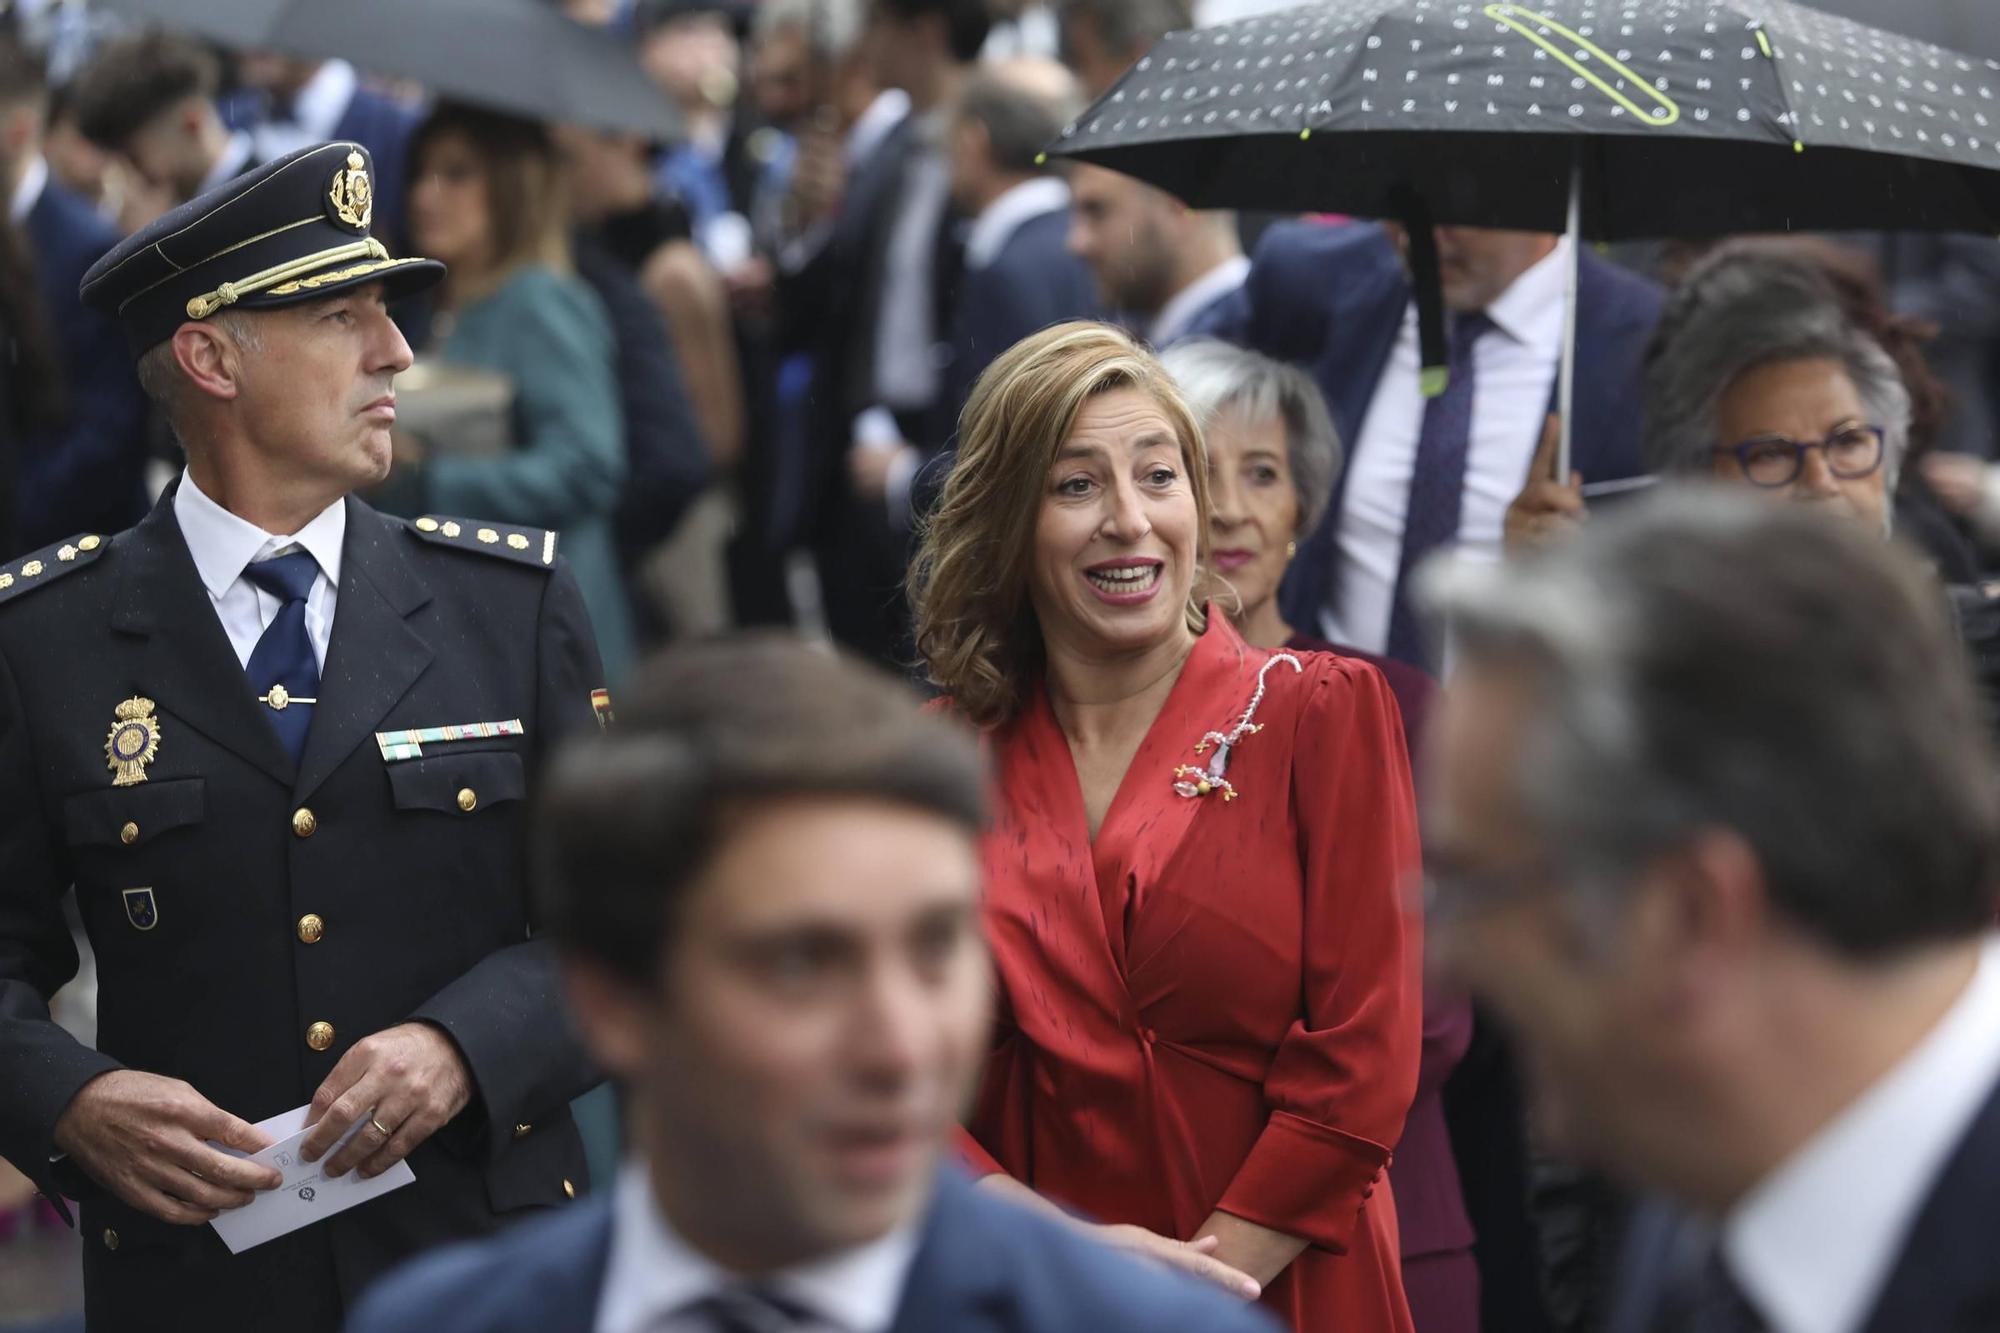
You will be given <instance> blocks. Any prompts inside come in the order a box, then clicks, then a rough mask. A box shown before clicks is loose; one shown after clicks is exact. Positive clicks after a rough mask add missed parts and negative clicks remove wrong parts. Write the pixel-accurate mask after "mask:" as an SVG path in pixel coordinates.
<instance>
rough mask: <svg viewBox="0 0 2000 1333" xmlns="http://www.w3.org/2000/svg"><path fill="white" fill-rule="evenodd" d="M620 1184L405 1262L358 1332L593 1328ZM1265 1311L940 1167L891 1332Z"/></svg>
mask: <svg viewBox="0 0 2000 1333" xmlns="http://www.w3.org/2000/svg"><path fill="white" fill-rule="evenodd" d="M610 1197H611V1196H610V1191H605V1192H603V1193H600V1194H598V1195H595V1196H593V1197H592V1198H591V1199H590V1200H589V1201H588V1202H586V1203H583V1204H579V1205H577V1206H575V1207H574V1208H569V1209H564V1210H562V1211H560V1212H558V1213H556V1214H555V1215H553V1216H550V1217H546V1218H542V1219H539V1220H537V1221H535V1222H531V1223H529V1224H527V1225H525V1226H521V1227H517V1228H516V1229H515V1230H513V1231H511V1232H508V1233H507V1234H506V1235H504V1236H502V1237H500V1238H499V1239H497V1240H495V1241H492V1242H490V1243H487V1244H482V1245H462V1246H457V1247H454V1248H452V1249H448V1250H444V1251H441V1252H439V1253H437V1254H434V1255H431V1256H429V1257H427V1258H424V1259H420V1260H418V1261H417V1262H415V1263H413V1264H411V1265H409V1266H408V1267H407V1268H404V1269H402V1270H401V1271H400V1272H398V1273H396V1274H394V1275H392V1276H390V1277H389V1278H387V1279H386V1280H384V1281H383V1283H382V1284H381V1285H380V1286H378V1287H376V1288H375V1289H374V1290H373V1291H371V1292H370V1293H369V1294H368V1295H367V1296H366V1297H365V1298H364V1299H363V1300H362V1301H361V1303H360V1305H359V1306H357V1307H356V1309H355V1311H354V1314H353V1316H352V1318H351V1319H350V1321H349V1323H348V1326H347V1328H348V1333H589V1330H590V1328H591V1325H592V1323H593V1322H594V1320H595V1319H596V1316H597V1303H598V1298H599V1295H600V1294H601V1292H602V1290H603V1286H604V1273H605V1267H606V1264H607V1262H608V1261H609V1258H610V1251H611V1205H610V1202H609V1200H610ZM1275 1328H1276V1325H1275V1324H1273V1323H1272V1322H1270V1321H1269V1319H1268V1317H1267V1316H1266V1315H1265V1314H1264V1313H1263V1312H1262V1311H1261V1310H1258V1309H1256V1308H1254V1307H1251V1306H1246V1305H1244V1304H1242V1303H1241V1302H1239V1301H1237V1300H1235V1299H1233V1298H1231V1297H1229V1296H1227V1295H1224V1294H1223V1293H1222V1292H1221V1291H1219V1290H1215V1289H1212V1288H1209V1287H1206V1286H1203V1285H1201V1284H1198V1283H1196V1282H1194V1281H1193V1280H1192V1279H1187V1278H1181V1277H1177V1276H1174V1275H1171V1274H1168V1273H1165V1272H1160V1271H1157V1270H1154V1269H1152V1268H1149V1267H1146V1266H1145V1265H1142V1264H1140V1263H1138V1262H1136V1261H1134V1260H1131V1259H1128V1258H1125V1257H1124V1256H1122V1255H1117V1254H1114V1253H1112V1252H1110V1251H1109V1250H1105V1249H1103V1248H1101V1247H1100V1246H1097V1245H1094V1244H1092V1243H1090V1242H1088V1241H1085V1240H1082V1239H1080V1238H1079V1237H1078V1236H1077V1235H1076V1234H1075V1233H1074V1232H1072V1231H1070V1230H1069V1229H1068V1228H1067V1227H1065V1226H1064V1225H1063V1224H1062V1223H1060V1222H1056V1221H1053V1220H1051V1219H1049V1218H1046V1217H1042V1216H1040V1215H1038V1214H1035V1213H1030V1212H1027V1211H1025V1210H1023V1209H1021V1208H1019V1207H1017V1206H1016V1205H1013V1204H1010V1203H1007V1202H1005V1201H1003V1200H1000V1199H996V1198H994V1197H992V1196H991V1195H990V1194H987V1193H986V1192H984V1191H982V1190H980V1189H979V1188H978V1187H976V1186H974V1185H973V1184H972V1183H971V1182H970V1181H968V1180H966V1179H965V1178H964V1177H963V1176H962V1175H960V1174H958V1173H957V1172H956V1171H954V1170H951V1169H945V1170H943V1171H940V1173H939V1176H938V1187H937V1193H936V1195H935V1196H934V1198H933V1200H932V1203H931V1209H930V1214H929V1216H928V1217H927V1218H926V1219H925V1222H924V1230H923V1240H922V1242H921V1243H920V1245H919V1246H918V1249H917V1256H916V1261H915V1262H914V1263H913V1264H912V1265H911V1268H910V1277H909V1281H908V1285H907V1286H905V1287H904V1289H903V1299H902V1303H901V1305H900V1306H899V1307H898V1310H897V1313H896V1322H895V1325H894V1327H893V1329H892V1331H891V1333H943V1330H950V1333H1119V1331H1120V1330H1132V1331H1133V1333H1140V1330H1144V1331H1145V1333H1153V1330H1157V1329H1173V1330H1176V1333H1273V1330H1275Z"/></svg>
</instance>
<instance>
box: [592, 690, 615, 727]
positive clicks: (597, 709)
mask: <svg viewBox="0 0 2000 1333" xmlns="http://www.w3.org/2000/svg"><path fill="white" fill-rule="evenodd" d="M590 711H591V712H593V713H595V714H597V729H598V730H599V731H609V730H611V722H612V715H611V691H610V690H592V691H591V692H590Z"/></svg>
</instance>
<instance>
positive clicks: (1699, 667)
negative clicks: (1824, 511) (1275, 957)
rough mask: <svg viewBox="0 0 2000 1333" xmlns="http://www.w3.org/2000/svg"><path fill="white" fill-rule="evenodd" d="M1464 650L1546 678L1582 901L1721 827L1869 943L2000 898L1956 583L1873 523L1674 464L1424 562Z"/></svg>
mask: <svg viewBox="0 0 2000 1333" xmlns="http://www.w3.org/2000/svg"><path fill="white" fill-rule="evenodd" d="M1422 596H1423V598H1424V602H1425V605H1426V607H1427V609H1429V610H1431V611H1432V612H1433V613H1434V614H1438V615H1441V616H1443V617H1446V618H1448V620H1449V624H1450V629H1451V634H1452V643H1453V645H1454V651H1455V653H1456V661H1457V663H1458V665H1459V666H1460V667H1461V668H1462V669H1465V670H1469V671H1471V672H1473V673H1477V674H1480V675H1491V676H1495V677H1498V678H1500V679H1512V680H1517V681H1520V682H1522V683H1523V684H1525V685H1526V686H1527V687H1528V690H1529V695H1530V698H1531V700H1532V703H1531V705H1530V710H1529V718H1528V719H1527V721H1526V723H1525V736H1524V741H1523V744H1522V745H1521V748H1520V752H1519V757H1518V759H1517V761H1516V763H1515V766H1514V770H1513V771H1514V773H1515V775H1516V777H1515V780H1516V782H1517V783H1518V789H1517V794H1518V796H1519V798H1520V800H1521V804H1522V806H1523V813H1524V815H1525V817H1526V819H1527V820H1528V822H1529V823H1530V824H1531V826H1532V828H1533V832H1534V835H1535V837H1536V838H1537V841H1538V842H1539V844H1540V845H1541V846H1542V847H1543V848H1544V849H1546V850H1547V851H1548V852H1549V853H1550V854H1551V855H1552V856H1553V857H1554V858H1555V859H1556V865H1557V867H1558V868H1559V869H1560V870H1561V871H1562V872H1563V873H1564V874H1565V875H1566V877H1567V878H1568V880H1569V882H1570V883H1571V884H1573V885H1574V886H1576V887H1575V888H1574V889H1573V890H1572V899H1573V901H1574V902H1575V904H1576V906H1577V907H1578V908H1579V915H1580V917H1581V918H1582V919H1583V920H1585V921H1586V922H1593V923H1595V924H1597V925H1599V926H1601V925H1602V924H1603V923H1604V922H1606V921H1607V920H1610V919H1613V916H1614V914H1615V913H1616V911H1617V910H1618V908H1619V907H1620V905H1621V903H1620V899H1621V895H1622V893H1623V892H1624V889H1625V886H1626V885H1628V884H1629V882H1630V880H1631V878H1632V876H1633V875H1634V874H1635V873H1636V872H1637V871H1638V870H1639V869H1640V868H1641V867H1643V866H1644V865H1645V864H1646V863H1647V862H1649V861H1651V860H1652V859H1654V858H1655V857H1657V856H1659V855H1661V854H1664V853H1666V852H1668V851H1670V850H1672V849H1673V848H1674V847H1675V846H1677V845H1679V844H1682V843H1684V842H1685V841H1686V840H1687V839H1688V838H1690V837H1692V836H1694V835H1695V834H1697V833H1699V832H1701V831H1702V830H1704V829H1714V828H1727V829H1729V830H1732V831H1734V832H1735V833H1736V834H1737V836H1739V837H1740V838H1742V839H1743V840H1744V841H1745V842H1746V843H1747V844H1748V845H1749V846H1750V847H1751V848H1752V849H1753V850H1754V852H1755V854H1756V856H1757V858H1758V861H1759V862H1760V864H1761V867H1762V870H1763V874H1764V877H1765V883H1766V888H1767V891H1768V893H1769V894H1770V896H1771V899H1772V901H1773V903H1774V905H1775V908H1776V910H1777V911H1778V912H1779V913H1780V914H1782V915H1783V916H1784V917H1785V918H1787V919H1788V920H1790V921H1791V922H1793V923H1794V924H1795V925H1796V926H1798V927H1800V928H1801V929H1803V930H1804V931H1806V932H1807V933H1809V934H1811V935H1813V936H1815V937H1816V938H1818V939H1819V940H1820V941H1821V942H1822V943H1824V944H1825V945H1828V946H1831V947H1832V948H1833V949H1835V950H1837V951H1838V952H1840V953H1842V954H1844V955H1846V956H1849V957H1852V958H1855V959H1863V960H1865V959H1871V958H1883V957H1887V956H1890V955H1892V954H1894V953H1896V952H1898V951H1900V950H1903V949H1906V948H1909V947H1913V946H1916V945H1919V944H1923V943H1927V942H1932V941H1937V940H1941V939H1954V938H1963V937H1966V936H1970V935H1974V934H1977V933H1978V932H1980V931H1982V930H1984V929H1986V928H1987V927H1988V926H1990V924H1991V922H1992V918H1993V912H1994V906H1995V899H1994V892H1993V886H1994V878H1993V874H1994V870H1995V867H1996V855H1995V853H1996V846H1997V845H2000V800H1997V799H1996V797H2000V788H1996V782H1995V770H1994V766H1993V764H1992V760H1991V752H1990V750H1989V749H1988V742H1987V739H1986V737H1987V732H1986V727H1985V726H1984V725H1983V722H1982V720H1981V716H1980V712H1979V707H1978V703H1977V700H1976V696H1975V692H1974V689H1973V684H1972V679H1971V672H1970V669H1969V664H1968V662H1967V660H1966V658H1965V654H1964V652H1963V650H1962V649H1961V647H1960V645H1959V643H1958V641H1957V638H1956V635H1955V634H1954V633H1953V630H1952V626H1951V619H1950V614H1949V611H1948V607H1947V603H1946V600H1945V598H1944V596H1943V593H1942V591H1941V590H1940V589H1939V588H1938V586H1937V584H1936V582H1935V580H1934V579H1932V578H1931V577H1930V576H1929V575H1927V574H1926V573H1925V572H1924V570H1923V569H1922V567H1921V566H1920V564H1919V563H1918V561H1917V560H1916V559H1915V558H1914V557H1913V556H1912V555H1911V554H1910V553H1908V552H1905V551H1904V550H1903V549H1901V548H1900V547H1899V546H1897V545H1895V544H1894V543H1889V542H1883V541H1881V540H1879V539H1878V538H1876V537H1874V536H1873V535H1872V534H1869V533H1867V532H1865V531H1863V530H1861V529H1860V528H1858V527H1856V526H1854V525H1853V524H1851V523H1846V522H1841V521H1838V520H1833V519H1829V518H1827V517H1825V516H1824V515H1821V514H1817V513H1813V512H1811V511H1810V510H1807V509H1805V508H1802V507H1800V506H1794V505H1773V504H1770V503H1768V502H1765V501H1762V500H1760V499H1758V498H1757V497H1755V496H1751V495H1747V494H1745V493H1744V492H1743V491H1742V489H1741V488H1738V487H1728V486H1719V485H1715V484H1713V483H1684V484H1683V483H1677V484H1675V485H1673V486H1671V487H1668V488H1665V489H1664V490H1663V492H1662V493H1661V494H1659V495H1657V496H1653V497H1649V498H1647V499H1646V500H1643V501H1639V502H1637V503H1635V504H1634V505H1632V506H1631V507H1630V508H1629V509H1627V510H1626V511H1624V512H1622V513H1616V514H1611V515H1607V516H1606V517H1604V518H1603V519H1601V520H1599V521H1597V522H1593V523H1592V524H1591V525H1590V526H1589V527H1588V528H1587V529H1586V530H1585V531H1584V532H1583V533H1581V534H1580V535H1579V536H1578V537H1576V538H1575V539H1573V540H1571V541H1569V542H1565V543H1562V544H1560V545H1559V546H1557V547H1552V548H1550V549H1548V550H1545V551H1538V552H1536V553H1533V554H1531V555H1527V556H1522V557H1517V558H1515V559H1513V560H1510V561H1508V562H1505V563H1502V564H1498V565H1490V564H1489V565H1477V564H1472V563H1467V562H1460V563H1455V564H1448V565H1442V566H1433V567H1429V568H1427V569H1426V570H1425V573H1424V578H1423V587H1422Z"/></svg>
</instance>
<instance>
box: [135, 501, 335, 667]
mask: <svg viewBox="0 0 2000 1333" xmlns="http://www.w3.org/2000/svg"><path fill="white" fill-rule="evenodd" d="M174 519H175V521H176V522H178V523H179V524H180V525H181V537H182V538H183V539H184V540H185V541H186V542H187V548H188V554H189V555H191V556H193V557H194V567H195V571H196V572H197V573H199V574H200V575H201V583H202V586H203V587H204V588H206V589H208V600H209V602H210V603H211V604H213V605H214V607H215V614H216V618H217V619H219V620H220V621H221V622H222V628H223V631H224V632H225V633H226V634H228V635H229V646H230V647H232V648H234V649H235V650H236V660H237V661H239V662H241V663H243V664H244V665H245V666H248V665H249V664H250V653H251V650H252V649H254V648H256V646H257V640H258V639H260V638H262V637H263V634H264V631H265V630H266V629H269V628H270V626H271V622H272V621H273V620H275V619H277V617H278V609H279V608H280V607H282V606H283V605H284V603H283V602H281V601H279V600H278V599H277V598H276V597H274V596H272V595H271V594H270V593H268V592H266V591H264V590H263V589H262V588H259V587H258V586H257V585H256V584H254V583H252V582H250V580H248V579H246V578H244V577H243V571H244V570H245V569H246V568H248V567H249V566H250V565H251V564H252V563H254V562H256V561H259V560H269V559H270V558H271V557H272V556H275V555H281V554H283V553H284V552H285V551H287V550H288V549H290V548H291V547H294V546H299V547H304V548H305V549H306V550H307V551H310V552H311V553H312V557H313V559H315V560H317V561H318V562H319V576H318V577H317V578H315V579H314V580H313V586H312V591H311V592H309V593H307V594H306V637H307V638H309V639H311V640H312V647H313V657H314V658H316V659H317V660H318V662H319V668H320V670H322V671H324V670H326V645H327V643H328V642H329V641H330V640H331V639H332V638H333V610H334V602H335V600H336V599H337V598H338V596H339V592H340V546H341V542H342V541H343V540H344V539H345V538H346V536H347V502H346V501H345V500H336V501H334V502H333V503H332V504H330V505H328V506H327V507H326V508H325V509H322V510H320V512H319V515H318V517H316V518H314V519H313V520H312V522H310V523H308V524H306V525H305V526H304V527H303V528H300V529H299V530H298V531H297V532H295V533H293V534H292V535H291V536H289V537H278V536H273V535H272V534H270V533H268V532H266V531H264V530H263V529H262V528H260V527H258V526H257V525H256V524H255V523H252V522H250V521H249V520H247V519H243V518H239V517H237V516H236V515H235V514H232V513H230V512H229V511H228V510H227V509H224V508H223V507H222V506H221V505H219V504H217V503H216V502H215V501H214V500H211V499H210V498H209V497H208V496H206V495H204V494H202V490H201V487H199V486H197V485H195V484H194V478H193V477H192V476H190V475H189V474H188V473H187V471H186V470H185V469H183V470H182V472H181V488H180V490H178V491H176V492H175V493H174Z"/></svg>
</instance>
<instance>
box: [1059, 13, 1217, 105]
mask: <svg viewBox="0 0 2000 1333" xmlns="http://www.w3.org/2000/svg"><path fill="white" fill-rule="evenodd" d="M1193 26H1194V8H1193V6H1192V5H1191V4H1189V3H1188V0H1063V3H1060V4H1058V5H1057V6H1056V28H1057V33H1058V36H1059V40H1060V48H1061V51H1060V54H1061V55H1062V61H1063V63H1064V64H1065V65H1068V66H1069V67H1070V69H1071V70H1073V71H1074V72H1075V74H1076V77H1077V80H1078V82H1080V83H1082V84H1083V91H1084V95H1085V96H1086V97H1089V98H1091V99H1092V100H1095V99H1097V98H1099V97H1102V96H1103V95H1104V94H1105V93H1107V92H1110V91H1111V85H1112V84H1114V83H1116V82H1118V80H1119V79H1120V78H1122V77H1124V74H1125V71H1126V70H1128V69H1130V68H1132V66H1133V65H1135V64H1137V63H1138V61H1139V57H1141V56H1143V55H1145V54H1146V52H1147V51H1149V50H1151V49H1152V46H1153V43H1154V42H1157V41H1159V40H1160V38H1162V37H1164V36H1166V35H1167V34H1168V33H1170V32H1178V31H1180V30H1181V29H1182V28H1192V27H1193Z"/></svg>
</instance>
